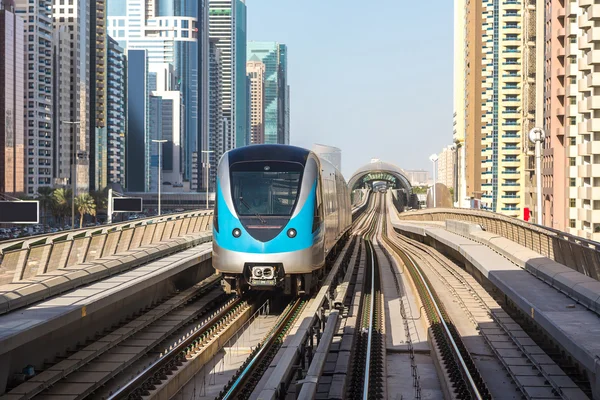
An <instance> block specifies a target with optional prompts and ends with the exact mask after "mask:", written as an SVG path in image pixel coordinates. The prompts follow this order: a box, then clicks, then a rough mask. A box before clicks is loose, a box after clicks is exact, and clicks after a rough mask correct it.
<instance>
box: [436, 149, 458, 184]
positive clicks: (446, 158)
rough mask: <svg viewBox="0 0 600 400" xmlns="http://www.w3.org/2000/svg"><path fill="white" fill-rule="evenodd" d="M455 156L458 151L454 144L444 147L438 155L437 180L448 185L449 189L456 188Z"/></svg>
mask: <svg viewBox="0 0 600 400" xmlns="http://www.w3.org/2000/svg"><path fill="white" fill-rule="evenodd" d="M455 157H456V153H455V150H454V149H453V148H452V146H446V147H444V149H443V150H442V152H441V153H440V154H439V155H438V161H437V176H436V181H437V182H438V183H442V184H444V185H446V187H447V188H448V189H453V188H454V168H455V166H456V158H455Z"/></svg>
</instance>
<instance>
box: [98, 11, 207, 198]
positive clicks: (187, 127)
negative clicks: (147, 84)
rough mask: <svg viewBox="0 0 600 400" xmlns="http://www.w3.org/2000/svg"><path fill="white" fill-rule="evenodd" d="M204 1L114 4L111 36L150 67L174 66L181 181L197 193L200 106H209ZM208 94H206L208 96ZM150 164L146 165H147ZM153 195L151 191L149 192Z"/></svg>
mask: <svg viewBox="0 0 600 400" xmlns="http://www.w3.org/2000/svg"><path fill="white" fill-rule="evenodd" d="M204 4H205V2H204V1H202V0H170V1H164V0H163V1H151V0H122V1H110V2H109V7H108V26H107V29H108V33H109V34H110V35H111V36H112V37H114V38H115V39H116V40H117V41H118V42H119V44H120V45H121V46H123V47H124V48H126V49H128V50H132V49H144V50H146V51H147V52H148V53H147V54H148V63H149V64H150V65H152V64H171V65H173V67H174V68H175V73H176V75H177V85H176V86H177V87H176V88H174V90H179V91H180V92H181V94H182V99H183V100H182V101H183V107H182V108H181V109H182V110H183V113H184V115H183V132H184V133H183V138H182V140H181V146H179V151H180V156H181V157H178V159H179V160H181V161H180V162H181V166H180V167H181V168H180V170H181V171H182V174H183V181H184V182H187V183H190V185H189V186H190V187H193V188H197V187H198V185H197V183H195V182H190V180H191V178H192V169H193V166H192V161H193V157H192V155H193V153H196V152H198V151H199V150H201V147H202V146H205V145H203V144H202V143H201V138H202V135H203V133H202V130H203V127H205V126H206V124H205V123H204V121H202V118H204V117H205V113H203V112H202V107H203V106H202V103H203V102H205V101H207V100H206V98H207V94H208V92H207V88H205V87H203V86H204V85H205V83H204V82H205V78H203V74H202V72H201V71H202V68H201V67H202V62H203V56H202V55H203V54H204V52H203V50H202V47H203V46H208V44H204V40H205V39H207V38H204V35H203V32H204V27H203V26H202V24H203V21H204V20H205V18H204V16H203V13H204V12H205V11H206V8H205V5H204ZM205 92H206V93H205ZM149 162H150V160H149V159H147V160H146V163H148V164H149ZM147 190H149V189H147Z"/></svg>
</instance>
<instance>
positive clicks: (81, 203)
mask: <svg viewBox="0 0 600 400" xmlns="http://www.w3.org/2000/svg"><path fill="white" fill-rule="evenodd" d="M75 208H77V211H78V212H79V227H80V228H83V216H84V215H85V214H89V215H92V216H95V215H96V203H94V198H93V197H92V196H90V194H89V193H83V194H80V195H79V196H77V197H75Z"/></svg>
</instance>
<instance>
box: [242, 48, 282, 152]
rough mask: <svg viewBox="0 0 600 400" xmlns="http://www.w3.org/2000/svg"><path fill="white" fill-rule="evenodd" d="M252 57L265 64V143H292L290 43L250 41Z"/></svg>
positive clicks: (249, 52)
mask: <svg viewBox="0 0 600 400" xmlns="http://www.w3.org/2000/svg"><path fill="white" fill-rule="evenodd" d="M254 56H255V57H254ZM253 57H254V58H253ZM251 58H253V59H254V60H256V59H258V60H260V61H262V62H263V64H265V80H264V96H265V97H264V113H265V116H264V132H265V143H269V144H275V143H279V144H289V105H288V101H289V96H288V91H289V86H288V84H287V46H286V45H285V44H282V43H277V42H248V53H247V59H248V60H250V59H251Z"/></svg>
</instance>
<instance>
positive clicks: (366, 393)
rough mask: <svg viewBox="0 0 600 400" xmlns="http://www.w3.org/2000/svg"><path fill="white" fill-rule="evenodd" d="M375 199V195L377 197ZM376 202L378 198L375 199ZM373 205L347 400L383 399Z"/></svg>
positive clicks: (380, 309)
mask: <svg viewBox="0 0 600 400" xmlns="http://www.w3.org/2000/svg"><path fill="white" fill-rule="evenodd" d="M378 197H379V196H378ZM378 202H380V199H378ZM378 207H379V206H378V205H377V203H376V209H375V213H374V217H373V218H372V219H371V223H370V224H369V226H368V228H367V229H366V230H365V231H364V232H363V234H362V239H363V241H364V245H365V250H366V260H367V264H366V265H365V266H364V268H365V282H364V291H363V299H362V306H361V313H360V323H359V325H358V327H359V331H358V332H357V335H358V337H357V338H356V340H357V345H356V347H355V352H354V354H353V356H352V357H353V360H352V365H353V367H352V375H351V376H352V378H351V380H350V382H349V387H348V398H349V399H361V398H362V399H383V398H385V383H384V382H385V379H384V378H385V344H384V339H383V334H384V333H383V327H384V321H383V318H384V316H383V296H382V292H381V281H380V276H379V263H378V260H377V255H376V253H375V248H374V246H373V242H372V241H373V238H374V235H375V234H376V231H377V226H378V225H379V224H380V214H379V212H378V211H377V208H378Z"/></svg>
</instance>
